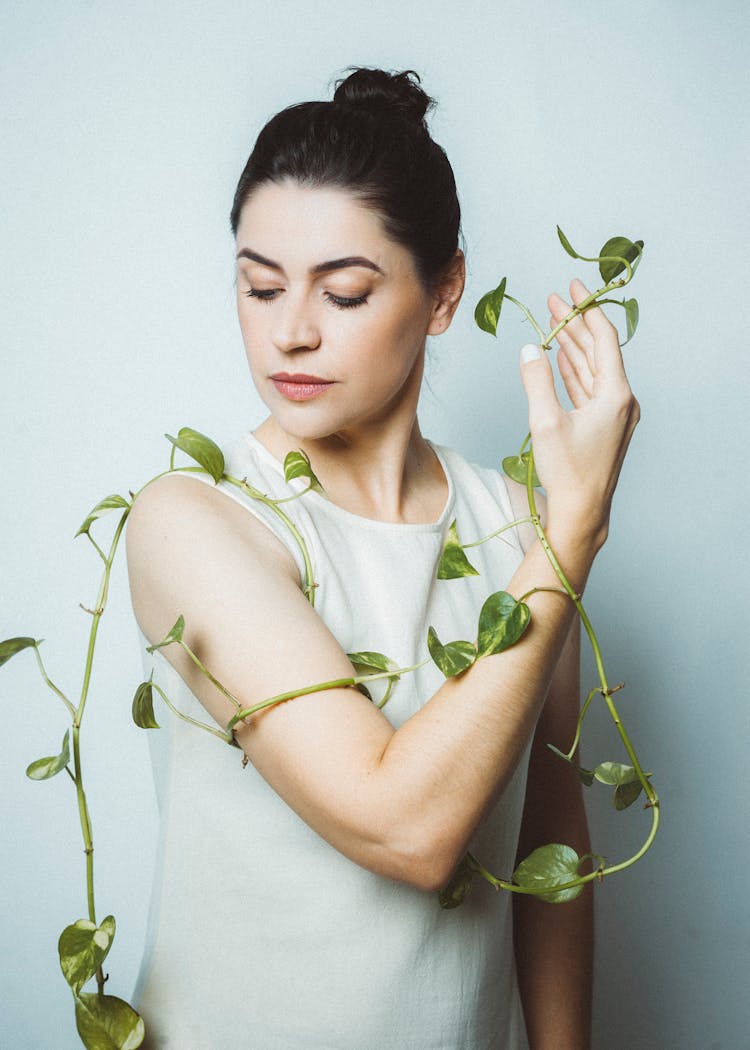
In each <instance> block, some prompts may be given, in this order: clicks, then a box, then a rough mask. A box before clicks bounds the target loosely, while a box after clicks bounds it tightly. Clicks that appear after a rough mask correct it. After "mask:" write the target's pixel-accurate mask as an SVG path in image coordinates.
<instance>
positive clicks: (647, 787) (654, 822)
mask: <svg viewBox="0 0 750 1050" xmlns="http://www.w3.org/2000/svg"><path fill="white" fill-rule="evenodd" d="M533 476H534V452H533V448H532V449H530V451H529V458H528V462H527V472H526V496H527V499H528V503H529V511H530V512H531V518H532V523H533V525H534V530H535V532H536V534H537V536H538V538H539V542H540V543H541V545H542V548H543V549H544V552H545V554H546V555H547V558H548V559H549V562H550V564H551V565H552V568H553V569H554V570H555V574H556V575H557V578H558V579H559V581H560V583H561V584H562V586H563V588H564V590H565V592H566V594H567V595H568V597H569V598H570V599H571V601H572V602H573V604H574V605H575V607H576V611H577V612H578V615H579V617H580V619H581V623H582V624H583V627H584V630H585V631H586V634H587V635H588V639H589V642H590V643H591V649H592V651H593V654H594V660H595V662H596V668H597V673H598V675H599V681H600V684H601V688H600V690H595V691H600V692H601V693H602V695H603V697H604V700H605V703H606V705H607V708H608V709H609V713H610V716H611V718H612V721H613V722H614V724H615V728H616V729H617V732H618V734H619V736H620V739H621V740H622V742H623V745H624V746H625V750H626V751H627V753H628V757H629V758H630V761H631V762H632V764H633V768H634V769H635V771H636V773H637V775H638V780H639V781H640V784H641V787H642V788H643V790H644V792H645V794H646V798H647V799H648V806H649V808H650V809H651V828H650V831H649V834H648V836H647V837H646V840H645V842H644V843H643V845H642V846H641V848H640V849H639V850H638V851H637V852H636V853H635V854H634V855H633V856H632V857H630V858H628V859H627V860H625V861H622V862H621V863H620V864H615V865H612V866H611V867H608V868H604V869H599V870H598V871H597V872H594V873H592V875H591V876H582V877H581V882H583V881H591V878H596V877H599V878H602V877H604V876H605V875H611V874H613V873H614V872H616V871H622V870H623V869H624V868H628V867H630V866H631V865H632V864H635V862H636V861H637V860H639V859H640V858H641V857H642V856H643V854H644V853H646V851H647V850H648V849H649V848H650V846H651V843H652V842H653V840H654V838H655V836H656V832H657V830H658V827H659V797H658V795H657V794H656V792H655V791H654V789H653V787H652V785H651V783H650V781H649V778H648V777H647V776H646V774H645V773H644V771H643V769H642V767H641V763H640V761H639V759H638V756H637V755H636V753H635V749H634V747H633V745H632V743H631V741H630V737H629V736H628V734H627V731H626V730H625V727H624V725H623V724H622V719H621V718H620V715H619V713H618V711H617V708H616V706H615V704H614V701H613V700H612V693H613V692H614V690H613V689H611V688H610V685H609V681H608V679H607V673H606V670H605V667H604V659H603V657H602V651H601V647H600V645H599V640H598V638H597V636H596V632H595V631H594V627H593V625H592V623H591V620H590V619H589V617H588V614H587V613H586V610H585V609H584V607H583V603H582V602H581V598H580V595H578V594H576V592H575V591H574V589H573V587H572V586H571V584H570V581H569V580H568V578H567V576H566V575H565V572H564V571H563V569H562V566H561V565H560V562H559V561H558V560H557V556H556V555H555V552H554V551H553V550H552V548H551V546H550V544H549V541H548V539H547V535H546V533H545V531H544V528H543V526H542V523H541V519H540V517H539V513H538V511H537V506H536V497H535V494H534V485H533ZM595 691H592V693H590V694H589V697H588V699H587V704H586V706H588V704H589V703H590V701H591V699H592V697H593V693H594V692H595ZM578 734H579V735H580V720H579V725H578ZM579 884H580V883H579V882H578V881H576V882H574V883H571V884H570V885H571V886H572V885H579ZM557 888H559V889H566V888H568V886H567V885H566V886H560V887H555V889H557Z"/></svg>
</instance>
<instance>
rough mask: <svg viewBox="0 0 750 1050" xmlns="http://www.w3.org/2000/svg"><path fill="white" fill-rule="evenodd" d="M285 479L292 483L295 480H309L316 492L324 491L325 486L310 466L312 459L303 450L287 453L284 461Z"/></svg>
mask: <svg viewBox="0 0 750 1050" xmlns="http://www.w3.org/2000/svg"><path fill="white" fill-rule="evenodd" d="M284 478H285V479H286V480H287V481H292V480H293V479H294V478H307V479H308V481H309V482H310V488H311V489H315V491H316V492H322V491H323V486H322V485H321V484H320V482H319V481H318V479H317V478H316V476H315V472H314V471H313V469H312V467H311V466H310V457H309V456H308V455H307V453H306V452H303V451H302V449H297V450H296V451H294V452H288V453H287V455H286V458H285V459H284Z"/></svg>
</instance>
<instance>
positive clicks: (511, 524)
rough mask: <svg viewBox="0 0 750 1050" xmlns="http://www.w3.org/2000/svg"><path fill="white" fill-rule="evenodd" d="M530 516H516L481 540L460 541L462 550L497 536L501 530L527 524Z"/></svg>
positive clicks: (477, 545)
mask: <svg viewBox="0 0 750 1050" xmlns="http://www.w3.org/2000/svg"><path fill="white" fill-rule="evenodd" d="M531 520H532V519H531V518H530V517H528V518H518V519H517V520H516V521H511V522H509V523H508V524H507V525H503V526H502V527H501V528H499V529H495V531H494V532H491V533H490V534H489V535H488V536H483V537H482V538H481V540H473V541H472V542H471V543H462V544H461V547H462V549H463V550H468V549H469V547H479V546H480V545H481V544H482V543H486V542H487V540H494V538H495V537H496V536H499V535H500V534H501V533H503V532H507V531H508V530H509V529H515V528H516V527H517V526H518V525H527V524H529V523H530V522H531Z"/></svg>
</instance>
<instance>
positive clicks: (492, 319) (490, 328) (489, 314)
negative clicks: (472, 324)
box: [474, 277, 508, 335]
mask: <svg viewBox="0 0 750 1050" xmlns="http://www.w3.org/2000/svg"><path fill="white" fill-rule="evenodd" d="M507 280H508V278H507V277H503V279H502V281H501V282H500V284H499V285H498V286H497V288H495V289H494V291H492V292H486V293H485V294H484V295H483V296H482V298H481V299H480V300H479V302H478V303H477V305H476V307H475V309H474V320H475V321H476V323H477V324H478V325H479V327H480V328H481V329H482V331H483V332H488V333H489V334H490V335H497V323H498V321H499V320H500V311H501V310H502V308H503V299H504V298H505V284H506V282H507Z"/></svg>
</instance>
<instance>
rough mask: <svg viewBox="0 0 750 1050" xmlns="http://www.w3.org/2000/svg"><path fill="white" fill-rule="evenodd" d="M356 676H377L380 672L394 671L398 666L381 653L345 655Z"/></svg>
mask: <svg viewBox="0 0 750 1050" xmlns="http://www.w3.org/2000/svg"><path fill="white" fill-rule="evenodd" d="M346 655H347V656H348V657H349V660H350V661H351V663H352V666H353V667H354V670H355V671H356V672H357V674H378V673H379V672H380V671H396V670H398V664H397V663H394V662H393V660H391V659H390V657H388V656H384V655H383V653H372V652H365V653H347V654H346Z"/></svg>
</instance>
